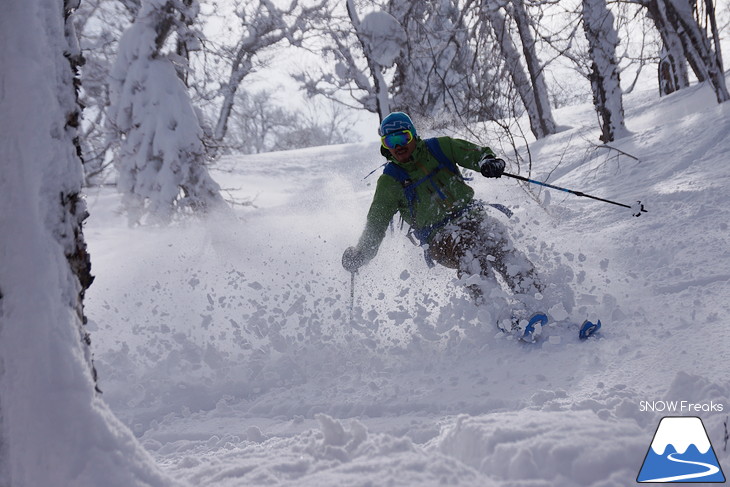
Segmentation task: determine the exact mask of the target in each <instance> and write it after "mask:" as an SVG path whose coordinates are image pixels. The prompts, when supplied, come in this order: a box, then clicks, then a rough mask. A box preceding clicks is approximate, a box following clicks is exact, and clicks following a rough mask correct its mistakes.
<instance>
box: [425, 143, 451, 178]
mask: <svg viewBox="0 0 730 487" xmlns="http://www.w3.org/2000/svg"><path fill="white" fill-rule="evenodd" d="M424 142H425V143H426V147H428V151H429V152H430V153H431V155H432V156H434V157H435V158H436V160H437V161H439V165H440V166H441V167H445V168H447V169H448V170H449V171H451V172H453V173H457V174H459V169H458V168H457V167H456V164H455V163H454V161H452V160H451V159H449V158H448V157H446V154H444V151H443V149H441V145H439V141H438V139H437V138H436V137H431V138H430V139H426V140H424Z"/></svg>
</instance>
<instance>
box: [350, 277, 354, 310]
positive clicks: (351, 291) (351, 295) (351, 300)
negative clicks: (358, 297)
mask: <svg viewBox="0 0 730 487" xmlns="http://www.w3.org/2000/svg"><path fill="white" fill-rule="evenodd" d="M354 309H355V272H351V273H350V322H352V313H353V310H354Z"/></svg>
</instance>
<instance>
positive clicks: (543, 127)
mask: <svg viewBox="0 0 730 487" xmlns="http://www.w3.org/2000/svg"><path fill="white" fill-rule="evenodd" d="M503 9H504V11H503ZM482 12H483V15H484V16H485V17H486V21H487V22H488V23H489V25H490V26H491V28H492V30H493V32H494V37H495V39H496V41H497V44H498V46H499V49H500V52H501V55H502V58H503V59H504V63H505V69H506V71H507V73H508V74H509V77H510V79H511V81H512V84H513V85H514V87H515V89H516V91H517V93H518V94H519V97H520V100H521V101H522V104H523V105H524V107H525V111H526V112H527V116H528V118H529V121H530V129H531V130H532V133H533V135H534V136H535V137H536V138H538V139H539V138H542V137H545V136H547V135H550V134H554V133H555V132H556V131H557V129H556V124H555V120H554V119H553V115H552V109H551V108H550V100H549V97H548V92H547V85H546V83H545V77H544V76H543V66H541V64H540V61H539V59H538V56H537V51H536V47H535V46H536V44H535V39H534V36H533V35H532V32H531V30H530V29H531V22H530V20H529V17H528V14H527V10H526V7H525V4H524V2H523V0H514V1H511V2H503V3H501V4H500V3H495V2H491V1H487V0H483V1H482ZM506 13H510V14H511V15H512V17H513V18H514V20H515V23H516V26H517V30H518V35H519V38H520V40H521V44H522V52H523V56H524V59H525V61H526V64H527V71H525V68H524V66H523V64H522V58H523V56H520V52H519V49H518V47H517V45H516V44H515V42H514V39H513V36H512V31H511V29H510V28H509V25H508V21H507V17H506Z"/></svg>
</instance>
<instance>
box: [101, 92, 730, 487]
mask: <svg viewBox="0 0 730 487" xmlns="http://www.w3.org/2000/svg"><path fill="white" fill-rule="evenodd" d="M626 106H627V107H628V108H627V125H628V128H629V130H631V131H632V133H633V134H634V135H633V136H632V137H629V138H626V139H623V140H621V141H619V142H617V143H615V144H614V145H613V146H614V147H615V148H617V149H620V150H622V151H625V152H626V153H629V154H631V155H632V156H635V157H636V158H638V159H639V160H638V161H636V160H634V159H632V158H630V157H627V156H625V155H621V156H619V153H618V152H617V151H611V150H607V149H595V148H593V147H592V142H593V141H594V140H595V139H596V137H597V131H596V130H595V129H594V128H593V125H594V123H595V115H594V114H593V113H592V111H591V109H590V107H587V106H584V107H578V108H571V109H570V110H566V111H562V112H559V113H558V114H557V118H558V122H559V123H560V124H561V125H563V126H566V127H570V129H568V130H566V131H564V132H561V133H560V134H558V135H556V136H553V137H550V138H549V139H548V140H545V141H541V142H540V143H535V144H533V145H532V146H531V152H532V156H533V159H534V161H535V162H534V163H535V167H536V168H537V169H536V170H537V174H536V176H537V177H538V178H544V177H546V176H547V174H548V173H550V172H551V171H552V175H551V177H550V181H551V182H552V183H554V184H558V185H563V186H566V187H569V188H574V189H579V190H583V191H585V192H587V193H591V194H595V195H597V196H602V197H605V198H609V199H615V200H617V201H621V202H626V203H629V204H632V203H633V202H634V201H635V200H636V199H637V198H640V199H642V201H643V202H644V203H645V204H646V206H647V208H648V210H649V212H648V213H645V214H643V215H642V216H641V217H640V218H634V217H632V216H631V215H630V212H629V211H628V210H624V209H621V208H619V207H615V206H612V205H608V204H604V203H599V202H594V201H591V200H588V199H586V198H578V197H575V196H572V195H567V194H565V193H560V192H554V191H553V192H548V191H547V190H546V191H543V192H541V193H540V194H539V197H540V199H541V201H542V203H543V206H544V208H543V207H541V206H540V205H538V204H537V202H535V201H534V200H533V199H531V198H530V197H529V196H528V195H527V193H525V192H524V191H522V190H521V189H520V188H519V186H518V185H517V183H516V181H514V180H509V179H506V178H502V179H500V180H486V179H482V178H479V179H475V181H474V186H475V188H476V190H477V193H478V195H479V196H480V197H482V198H483V199H485V200H486V201H488V202H501V203H504V204H507V205H508V206H510V207H511V208H512V209H513V210H514V211H515V213H516V214H515V217H513V219H512V222H511V225H512V227H513V229H514V231H515V235H516V239H517V241H518V242H519V245H521V246H522V247H523V248H525V249H527V250H528V251H529V252H530V254H531V255H532V257H533V259H534V260H535V261H536V262H538V263H539V264H540V265H544V266H545V267H546V269H545V270H546V272H547V271H548V270H549V269H547V267H555V266H556V265H558V264H561V265H567V266H569V267H570V269H572V272H573V274H574V278H573V280H572V286H573V288H574V290H575V292H576V296H577V302H578V306H577V307H576V309H575V310H574V312H573V313H572V319H573V320H575V321H576V322H582V320H583V319H586V318H587V319H592V320H595V319H598V318H600V319H601V320H602V322H603V324H604V328H603V330H602V333H601V334H600V336H599V337H597V338H594V339H590V340H588V341H586V342H579V340H578V339H577V336H576V333H577V331H576V328H575V327H570V326H568V325H567V324H566V323H562V324H559V325H557V326H554V327H552V328H551V327H549V328H547V329H546V330H545V335H546V336H545V339H544V340H543V341H541V342H540V343H537V344H534V345H525V344H519V343H516V342H514V341H510V340H507V339H505V338H504V337H502V336H500V335H499V334H498V333H497V330H496V328H495V327H494V325H493V324H492V323H488V322H480V317H482V318H483V316H484V314H483V313H480V311H479V310H478V309H476V308H474V306H473V305H471V304H470V303H469V302H468V300H467V299H466V297H465V296H464V295H463V293H462V291H461V289H460V286H459V284H458V283H457V282H455V281H454V277H455V276H453V275H452V274H451V273H450V272H449V271H447V270H446V269H433V270H428V269H427V268H426V266H425V264H424V262H423V259H422V257H421V253H420V251H419V250H418V249H417V248H415V247H413V246H412V245H411V244H410V243H409V242H408V241H407V239H405V238H404V236H403V235H402V233H400V232H399V231H397V230H396V233H395V235H394V237H388V238H386V241H385V242H384V244H383V246H382V247H381V251H380V254H379V255H378V257H377V258H376V259H375V260H374V261H373V262H372V263H371V264H370V265H369V266H368V267H366V268H365V269H364V270H363V271H362V272H361V273H360V274H359V275H358V276H357V280H356V287H355V299H356V312H355V319H354V321H353V322H352V323H351V322H350V320H349V316H348V309H349V299H350V296H349V292H350V280H349V275H348V274H347V273H346V272H345V271H344V270H342V268H341V267H340V264H339V262H340V256H341V254H342V251H343V250H344V248H345V247H347V246H348V245H352V244H354V243H355V241H356V239H357V237H358V236H359V233H360V231H361V229H362V225H363V223H364V216H365V213H366V211H367V207H368V205H369V201H370V197H371V194H372V191H373V187H372V186H371V184H373V183H374V182H375V178H376V176H375V175H374V176H371V177H370V178H369V179H367V180H365V181H363V180H362V177H363V176H364V175H365V174H367V172H369V171H370V170H371V169H374V168H375V167H377V166H378V165H379V164H381V162H382V161H381V159H380V157H379V155H378V151H377V145H376V144H375V143H367V144H365V143H363V144H359V145H347V146H335V147H326V148H315V149H307V150H300V151H293V152H283V153H272V154H263V155H257V156H246V157H237V158H228V159H225V160H224V161H223V162H222V163H221V164H220V166H219V168H218V170H217V171H216V172H215V173H214V176H215V178H216V179H217V180H218V181H219V182H220V183H221V185H222V186H224V187H225V188H226V189H227V190H229V191H230V194H231V195H232V196H234V197H236V198H238V199H244V198H248V197H253V198H255V199H254V204H255V208H251V207H246V208H244V207H236V210H235V212H236V218H235V219H226V218H218V219H215V218H212V219H210V220H207V221H191V222H186V223H183V224H178V225H175V226H173V227H171V228H149V227H147V228H133V229H130V228H128V227H127V226H126V223H125V219H124V217H123V215H121V214H120V213H119V211H118V208H119V196H118V195H116V194H115V193H113V192H112V191H111V190H107V189H104V190H99V191H98V192H92V193H90V194H89V195H88V202H89V205H90V210H91V215H92V217H91V219H90V221H89V224H88V226H87V238H88V240H89V242H90V250H91V252H92V258H93V263H94V273H95V275H96V276H97V278H96V282H95V283H94V285H93V286H92V288H91V289H90V291H89V293H88V299H87V314H88V316H89V317H90V319H91V322H90V324H89V328H90V330H91V332H92V340H93V349H94V352H95V356H96V364H97V366H98V369H99V374H100V378H101V380H100V387H101V388H102V389H103V390H104V396H103V397H104V398H105V399H106V401H107V402H108V403H109V404H110V406H111V407H112V409H113V410H114V411H115V412H116V414H117V415H118V416H119V418H120V419H121V420H122V421H124V422H125V423H126V424H127V425H129V427H130V428H131V429H132V430H133V432H134V433H135V434H136V435H137V437H138V438H139V439H140V441H141V442H142V443H143V444H144V445H145V447H146V448H147V449H148V450H149V451H150V453H151V454H152V455H153V456H154V458H155V459H156V460H157V461H158V463H159V465H160V466H161V468H162V469H163V470H164V471H166V472H167V473H168V474H169V475H170V476H171V477H172V478H175V479H178V480H179V481H180V483H181V484H190V485H195V486H216V487H219V486H220V487H227V486H240V485H247V486H248V485H298V486H301V485H312V486H314V485H317V486H321V485H333V486H334V485H337V486H342V485H358V486H365V485H373V486H375V485H457V484H458V485H475V486H476V485H478V486H531V487H538V486H557V485H560V486H565V487H570V486H576V487H578V486H580V487H588V486H596V487H598V486H602V487H609V486H625V485H630V484H633V483H634V482H635V479H636V476H637V474H638V471H639V468H640V466H641V464H642V461H643V459H644V456H645V455H646V452H647V449H648V446H649V444H650V442H651V439H652V435H653V434H654V431H655V429H656V427H657V424H658V422H659V419H660V418H661V417H662V416H666V415H672V414H671V413H669V412H651V411H643V410H642V409H645V408H644V407H643V406H644V405H645V402H644V401H649V402H651V401H671V400H680V401H688V402H689V403H692V404H699V405H700V408H705V409H709V408H710V407H713V406H714V408H715V409H717V405H720V407H721V408H722V411H717V410H715V411H690V410H687V409H685V410H683V411H677V412H676V413H673V414H674V415H676V414H680V415H697V416H700V417H701V418H702V419H703V421H704V424H705V427H706V428H707V430H708V433H709V435H710V439H711V441H712V443H713V445H714V448H715V451H716V453H717V455H718V457H719V459H720V463H721V465H723V466H724V467H725V474H726V475H727V474H728V470H730V452H728V445H727V438H726V429H725V427H724V426H723V422H724V421H726V420H727V418H728V414H729V413H730V330H729V329H728V316H730V304H729V303H730V245H729V239H728V235H729V233H728V222H730V196H728V193H727V188H728V187H730V169H729V166H728V162H727V157H728V156H727V154H728V153H730V105H729V104H727V103H726V104H725V105H723V106H718V105H717V104H716V103H715V102H714V97H713V95H712V94H711V93H710V92H709V90H705V89H692V90H687V92H686V93H682V94H679V95H674V96H670V97H666V98H664V99H662V100H660V101H657V100H656V99H655V97H654V95H653V94H647V93H644V94H640V95H637V96H634V97H632V98H630V99H629V100H628V101H627V102H626ZM427 135H430V134H427ZM556 166H557V168H556Z"/></svg>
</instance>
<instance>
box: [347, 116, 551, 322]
mask: <svg viewBox="0 0 730 487" xmlns="http://www.w3.org/2000/svg"><path fill="white" fill-rule="evenodd" d="M379 134H380V136H381V142H382V147H381V153H382V154H383V156H385V157H386V158H387V159H388V163H387V164H386V166H385V170H384V172H383V174H382V175H381V176H380V178H379V179H378V182H377V185H376V189H375V194H374V196H373V201H372V203H371V206H370V210H369V211H368V215H367V222H366V224H365V229H364V231H363V233H362V235H361V237H360V239H359V241H358V243H357V245H356V246H354V247H349V248H348V249H347V250H345V252H344V254H343V256H342V265H343V267H344V268H345V269H346V270H347V271H349V272H352V273H354V272H357V270H358V269H359V268H360V267H362V266H363V265H365V264H367V263H368V262H369V261H370V260H371V259H372V258H373V257H375V255H376V254H377V252H378V248H379V247H380V244H381V242H382V240H383V238H384V237H385V233H386V231H387V228H388V226H389V224H390V221H391V219H392V218H393V216H394V215H395V213H396V212H399V213H400V215H401V217H402V218H403V220H404V221H405V222H406V223H408V225H409V226H410V227H411V231H412V232H413V234H414V235H415V237H416V238H417V239H418V240H419V241H420V244H421V245H422V246H423V247H424V248H425V249H426V250H425V253H426V257H427V260H429V261H430V260H433V261H435V262H437V263H439V264H441V265H443V266H445V267H448V268H452V269H456V270H457V272H458V276H459V277H460V278H461V277H463V276H480V277H481V278H483V279H486V280H487V281H488V282H491V283H496V282H499V280H501V281H502V282H503V285H504V286H506V287H507V288H508V289H507V291H508V293H509V294H510V295H511V299H510V300H511V301H512V303H511V304H510V306H509V307H510V309H509V310H508V311H507V312H508V313H509V314H508V315H507V316H505V315H504V314H502V316H499V317H498V324H499V326H500V328H502V329H503V330H505V331H508V332H513V333H516V334H522V333H524V330H525V327H526V326H527V324H528V322H527V318H528V317H529V315H530V314H532V313H530V311H536V310H535V309H531V310H528V307H533V306H535V300H536V299H540V294H541V292H542V290H543V288H544V286H543V284H542V283H541V282H540V281H539V279H538V276H537V272H536V271H535V267H534V266H533V264H532V263H531V262H530V260H529V259H528V258H527V256H526V255H525V254H524V253H522V252H520V251H519V250H517V249H516V248H515V246H514V244H513V243H512V241H511V239H510V237H509V235H508V231H507V228H506V226H505V225H504V224H503V223H502V222H500V221H499V220H498V219H497V218H495V217H493V216H491V215H489V214H488V213H487V209H486V207H485V206H486V205H484V203H482V202H481V201H479V200H475V199H474V190H473V189H472V188H471V187H470V186H469V185H468V184H467V183H466V182H465V180H464V177H463V176H462V175H461V172H460V170H459V169H458V167H457V165H458V166H461V167H464V168H467V169H471V170H474V171H478V172H479V173H481V174H482V175H483V176H484V177H487V178H499V177H501V176H502V174H503V172H504V168H505V163H504V161H503V160H502V159H500V158H498V157H496V156H495V154H494V152H492V150H491V149H490V148H489V147H480V146H477V145H475V144H473V143H471V142H467V141H465V140H460V139H454V138H451V137H438V138H435V139H428V140H422V139H421V138H419V137H418V134H417V131H416V128H415V126H414V124H413V122H412V120H411V118H410V117H409V116H408V115H406V114H405V113H402V112H394V113H391V114H389V115H388V116H387V117H385V118H384V119H383V121H382V123H381V125H380V130H379ZM507 211H508V210H507ZM470 281H473V280H471V279H470ZM467 290H468V291H469V293H470V294H471V295H472V297H473V298H474V300H475V302H476V303H477V304H480V305H481V304H485V305H489V304H490V302H491V301H492V297H491V293H489V295H487V293H485V292H484V288H483V287H482V286H480V285H478V284H475V283H473V282H472V283H471V284H469V285H468V286H467ZM501 294H504V293H501ZM495 304H496V303H495ZM503 313H504V312H503Z"/></svg>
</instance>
